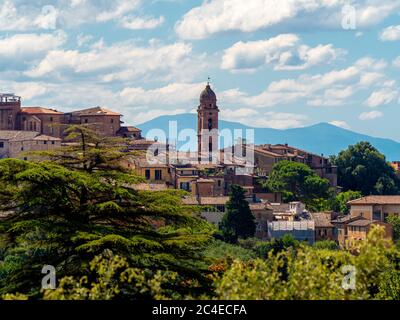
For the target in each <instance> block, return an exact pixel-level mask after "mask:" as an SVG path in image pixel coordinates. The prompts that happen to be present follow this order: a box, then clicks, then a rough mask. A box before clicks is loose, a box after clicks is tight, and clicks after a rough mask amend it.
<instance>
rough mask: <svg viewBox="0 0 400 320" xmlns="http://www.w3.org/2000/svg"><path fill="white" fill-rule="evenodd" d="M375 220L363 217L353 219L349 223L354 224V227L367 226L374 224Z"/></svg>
mask: <svg viewBox="0 0 400 320" xmlns="http://www.w3.org/2000/svg"><path fill="white" fill-rule="evenodd" d="M374 222H375V221H372V220H368V219H365V218H362V219H357V220H355V221H352V222H350V223H349V224H348V225H349V226H352V227H366V226H369V225H370V224H372V223H374Z"/></svg>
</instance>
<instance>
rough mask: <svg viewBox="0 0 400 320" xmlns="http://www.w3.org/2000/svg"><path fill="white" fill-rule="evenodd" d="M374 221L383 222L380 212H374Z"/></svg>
mask: <svg viewBox="0 0 400 320" xmlns="http://www.w3.org/2000/svg"><path fill="white" fill-rule="evenodd" d="M372 220H381V213H380V211H374V213H373V216H372Z"/></svg>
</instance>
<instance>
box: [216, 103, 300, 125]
mask: <svg viewBox="0 0 400 320" xmlns="http://www.w3.org/2000/svg"><path fill="white" fill-rule="evenodd" d="M220 117H221V119H224V120H228V121H234V122H240V123H243V124H245V125H249V126H252V127H260V128H274V129H288V128H298V127H302V126H304V121H305V120H307V116H305V115H301V114H295V113H282V112H272V111H269V112H264V113H262V112H260V111H259V110H255V109H251V108H239V109H229V108H222V109H221V115H220Z"/></svg>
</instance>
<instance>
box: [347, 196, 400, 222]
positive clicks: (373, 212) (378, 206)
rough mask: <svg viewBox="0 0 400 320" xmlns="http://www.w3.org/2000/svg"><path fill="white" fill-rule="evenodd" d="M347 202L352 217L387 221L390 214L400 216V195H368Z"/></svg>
mask: <svg viewBox="0 0 400 320" xmlns="http://www.w3.org/2000/svg"><path fill="white" fill-rule="evenodd" d="M347 204H348V205H349V206H350V215H351V216H352V217H358V216H361V217H364V218H366V219H368V220H371V221H372V220H373V221H381V222H385V221H386V219H387V217H388V216H390V215H396V216H400V196H367V197H363V198H360V199H356V200H352V201H349V202H348V203H347Z"/></svg>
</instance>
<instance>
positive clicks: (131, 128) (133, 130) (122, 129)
mask: <svg viewBox="0 0 400 320" xmlns="http://www.w3.org/2000/svg"><path fill="white" fill-rule="evenodd" d="M140 131H142V130H140V129H139V128H136V127H133V126H128V127H121V128H120V129H119V130H118V132H140Z"/></svg>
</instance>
